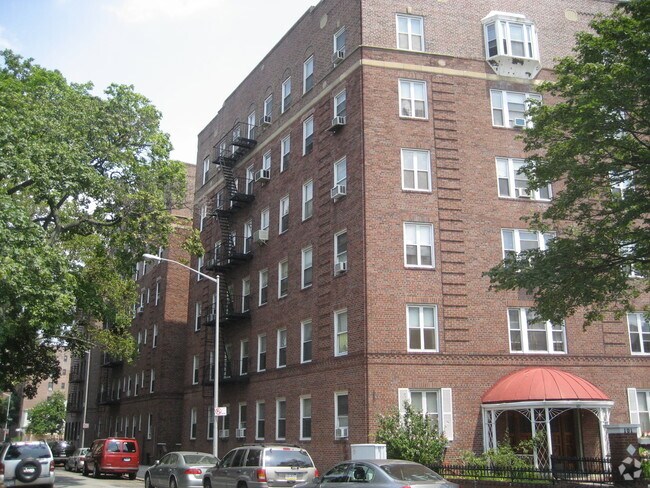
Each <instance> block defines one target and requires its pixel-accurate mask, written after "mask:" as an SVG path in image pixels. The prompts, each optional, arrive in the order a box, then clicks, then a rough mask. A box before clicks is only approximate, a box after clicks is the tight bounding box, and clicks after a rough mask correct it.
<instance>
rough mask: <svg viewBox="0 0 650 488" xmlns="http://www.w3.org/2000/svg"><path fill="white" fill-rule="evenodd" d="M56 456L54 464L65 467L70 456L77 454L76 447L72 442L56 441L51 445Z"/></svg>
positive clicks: (53, 454)
mask: <svg viewBox="0 0 650 488" xmlns="http://www.w3.org/2000/svg"><path fill="white" fill-rule="evenodd" d="M49 446H50V449H51V450H52V456H54V464H55V465H61V466H63V465H64V464H65V462H66V461H67V460H68V458H69V457H70V456H72V455H73V454H74V452H75V446H74V444H73V443H72V442H68V441H56V442H50V443H49Z"/></svg>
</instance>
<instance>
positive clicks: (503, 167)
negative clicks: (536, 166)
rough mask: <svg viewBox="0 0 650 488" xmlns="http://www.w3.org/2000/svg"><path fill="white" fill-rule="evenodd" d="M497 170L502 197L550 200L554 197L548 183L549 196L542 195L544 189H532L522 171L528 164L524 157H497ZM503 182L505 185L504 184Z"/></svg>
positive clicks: (498, 186)
mask: <svg viewBox="0 0 650 488" xmlns="http://www.w3.org/2000/svg"><path fill="white" fill-rule="evenodd" d="M495 162H496V171H497V192H498V194H499V196H500V197H502V198H513V199H521V198H526V199H529V200H541V201H550V200H551V198H552V197H553V192H552V187H551V185H547V187H546V192H545V193H547V194H548V197H546V196H542V189H541V188H540V189H537V190H530V189H529V186H528V178H526V175H524V174H523V173H521V172H520V169H521V167H522V166H524V165H525V164H526V160H525V159H523V158H505V157H497V158H495ZM502 183H503V185H502ZM504 187H505V188H504Z"/></svg>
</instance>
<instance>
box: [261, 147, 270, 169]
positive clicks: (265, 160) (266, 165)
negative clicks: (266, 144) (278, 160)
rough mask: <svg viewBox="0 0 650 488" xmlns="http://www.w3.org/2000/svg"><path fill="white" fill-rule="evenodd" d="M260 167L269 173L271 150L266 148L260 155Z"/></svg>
mask: <svg viewBox="0 0 650 488" xmlns="http://www.w3.org/2000/svg"><path fill="white" fill-rule="evenodd" d="M262 169H265V170H267V171H268V172H269V174H271V151H270V150H268V151H266V152H265V153H264V155H263V156H262Z"/></svg>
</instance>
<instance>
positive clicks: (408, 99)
mask: <svg viewBox="0 0 650 488" xmlns="http://www.w3.org/2000/svg"><path fill="white" fill-rule="evenodd" d="M399 114H400V117H411V118H414V119H426V118H428V115H427V84H426V82H424V81H416V80H399Z"/></svg>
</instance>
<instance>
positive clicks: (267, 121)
mask: <svg viewBox="0 0 650 488" xmlns="http://www.w3.org/2000/svg"><path fill="white" fill-rule="evenodd" d="M262 124H264V125H270V124H271V116H270V115H265V116H264V118H263V119H262Z"/></svg>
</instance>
